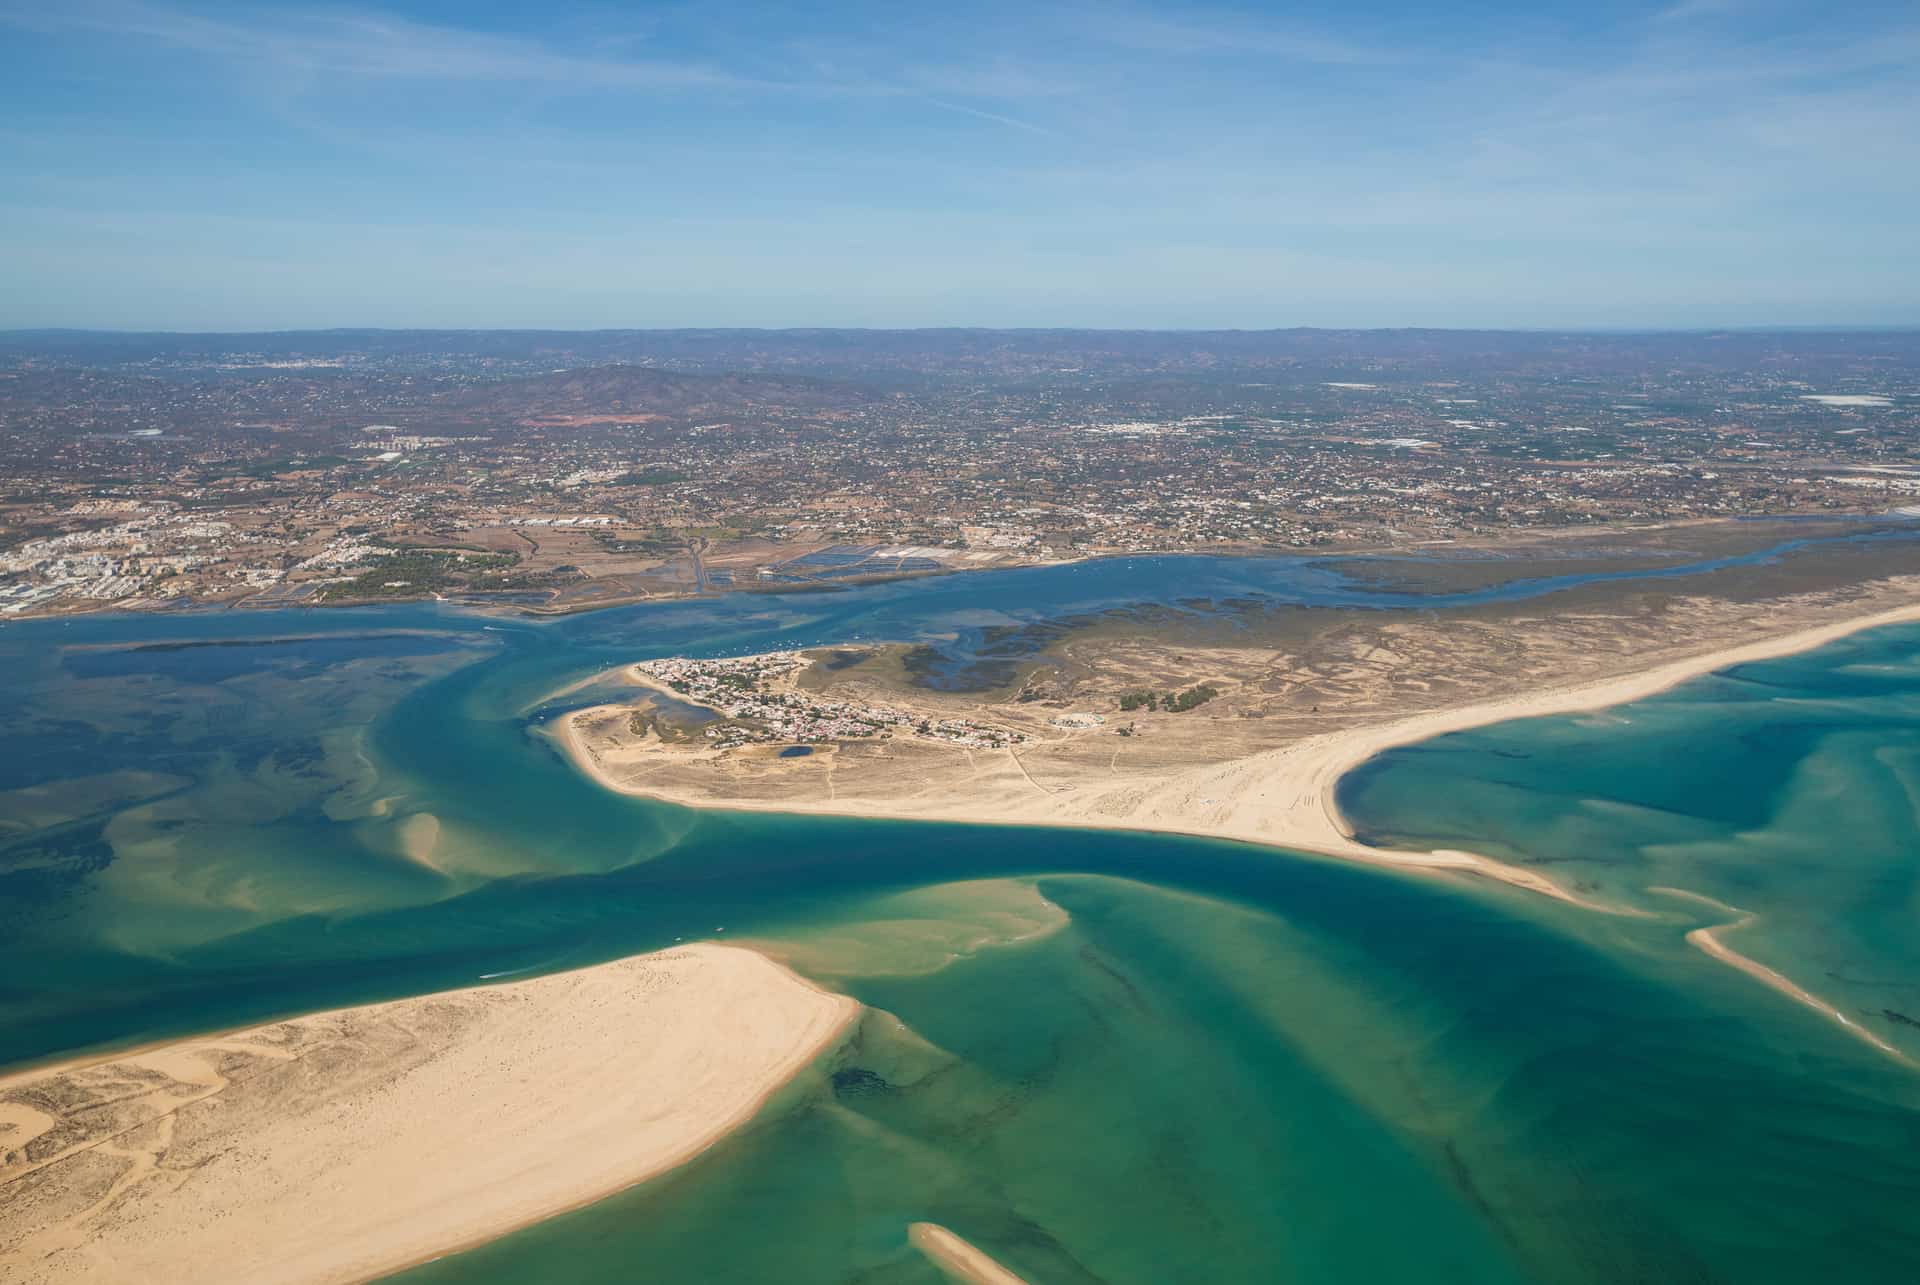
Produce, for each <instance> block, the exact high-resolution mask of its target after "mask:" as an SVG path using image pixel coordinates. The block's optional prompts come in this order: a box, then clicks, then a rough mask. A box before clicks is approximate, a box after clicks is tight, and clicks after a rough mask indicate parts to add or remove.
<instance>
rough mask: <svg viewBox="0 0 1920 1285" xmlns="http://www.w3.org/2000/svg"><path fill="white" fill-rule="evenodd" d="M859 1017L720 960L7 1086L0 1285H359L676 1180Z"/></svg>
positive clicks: (346, 1012) (571, 979) (663, 956)
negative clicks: (669, 1172)
mask: <svg viewBox="0 0 1920 1285" xmlns="http://www.w3.org/2000/svg"><path fill="white" fill-rule="evenodd" d="M856 1011H857V1005H855V1003H854V1002H853V1001H852V1000H850V999H847V998H846V997H844V996H838V995H830V994H827V993H826V992H823V991H820V990H817V989H815V988H814V987H812V986H810V985H808V984H807V983H806V982H804V981H802V980H801V979H800V978H798V977H796V976H794V975H793V974H792V973H789V972H787V971H786V970H785V969H783V968H781V967H779V966H778V965H776V964H774V963H773V962H772V961H770V960H768V959H766V958H765V957H763V956H761V955H758V954H756V953H754V952H752V951H749V950H742V949H738V948H735V947H728V946H718V945H694V946H687V947H678V948H675V949H673V950H671V951H665V952H661V953H659V954H654V955H643V956H638V957H636V958H633V959H626V960H620V961H617V962H614V963H611V964H605V965H601V966H599V967H595V968H587V969H582V970H579V971H577V972H571V973H562V974H557V975H555V976H551V977H542V978H537V979H534V980H532V981H526V982H518V983H513V984H509V985H503V986H492V987H480V988H475V989H472V990H465V991H454V992H450V993H446V994H440V995H428V996H422V997H419V998H416V999H406V1000H398V1001H395V1002H393V1003H388V1004H376V1005H370V1006H367V1007H363V1008H353V1009H342V1010H339V1011H337V1012H332V1013H321V1014H315V1015H313V1016H311V1017H303V1018H298V1019H295V1020H293V1021H289V1022H282V1023H278V1024H275V1025H272V1026H265V1027H259V1028H255V1029H252V1030H246V1031H238V1032H233V1033H230V1034H227V1035H221V1036H215V1037H210V1038H206V1039H194V1040H184V1041H180V1042H178V1043H175V1044H170V1045H165V1046H162V1047H159V1048H155V1049H149V1050H146V1051H143V1052H139V1053H133V1054H128V1055H124V1056H121V1057H119V1058H117V1059H114V1060H110V1061H102V1062H95V1063H92V1064H76V1065H72V1066H68V1067H64V1068H62V1067H54V1068H45V1069H41V1070H38V1071H30V1072H24V1073H20V1074H17V1075H15V1076H12V1077H9V1078H7V1079H4V1080H0V1281H4V1282H16V1281H17V1282H23V1283H24V1282H27V1281H32V1282H36V1283H44V1285H58V1283H60V1282H79V1281H88V1282H92V1281H99V1282H107V1281H114V1282H119V1281H136V1280H146V1281H166V1280H179V1281H186V1280H192V1281H195V1282H215V1281H245V1282H248V1283H249V1285H273V1283H286V1282H322V1281H325V1282H331V1281H352V1280H362V1279H365V1278H367V1277H370V1276H376V1275H380V1274H383V1273H386V1272H389V1271H394V1270H397V1269H398V1268H400V1267H403V1266H406V1265H408V1264H410V1263H414V1262H418V1261H421V1260H423V1259H426V1258H429V1257H433V1256H435V1255H438V1254H441V1253H445V1252H448V1251H450V1250H454V1249H458V1248H461V1247H464V1246H467V1245H471V1244H474V1243H477V1242H479V1241H483V1240H487V1239H490V1238H492V1237H494V1236H498V1235H500V1234H502V1233H504V1232H506V1231H510V1230H512V1229H514V1228H517V1227H521V1226H524V1225H526V1224H528V1223H531V1222H535V1221H537V1220H539V1219H542V1218H546V1217H550V1216H551V1215H553V1214H556V1213H560V1212H562V1211H564V1210H566V1209H569V1208H572V1207H574V1206H577V1205H581V1204H585V1203H588V1202H590V1201H593V1200H595V1199H598V1198H600V1197H602V1196H605V1195H607V1194H609V1193H611V1192H614V1191H618V1190H619V1189H621V1188H623V1187H626V1186H630V1185H631V1184H633V1183H636V1182H639V1181H641V1180H643V1179H645V1178H648V1177H651V1176H652V1175H654V1174H657V1173H660V1172H661V1171H663V1170H666V1169H668V1168H671V1167H672V1166H674V1165H677V1164H680V1163H682V1162H684V1161H686V1160H688V1159H690V1158H692V1157H693V1156H695V1155H697V1154H698V1153H700V1152H701V1151H703V1150H705V1149H706V1148H707V1147H708V1146H710V1145H712V1144H713V1143H714V1142H715V1141H716V1140H718V1139H719V1138H720V1137H721V1136H723V1135H724V1134H726V1133H727V1132H728V1131H730V1130H732V1129H734V1128H736V1127H737V1126H739V1125H740V1124H742V1123H743V1122H745V1121H746V1120H747V1119H748V1118H749V1117H751V1116H752V1115H753V1113H754V1112H755V1111H756V1110H757V1109H758V1108H759V1107H760V1106H761V1105H762V1104H763V1103H764V1102H765V1100H766V1098H767V1097H768V1095H769V1094H771V1093H772V1092H773V1091H774V1090H775V1089H777V1088H779V1087H780V1086H781V1085H782V1084H784V1083H786V1082H787V1081H788V1080H789V1079H790V1078H791V1077H792V1076H793V1075H794V1074H796V1073H797V1072H798V1071H800V1070H801V1069H802V1068H804V1067H805V1066H806V1065H807V1064H808V1063H809V1062H810V1061H812V1060H813V1059H814V1058H816V1057H817V1056H819V1055H820V1054H821V1053H822V1052H823V1051H824V1050H825V1049H826V1048H828V1047H829V1046H830V1045H831V1044H832V1043H833V1042H834V1041H835V1040H836V1039H837V1038H838V1037H839V1035H840V1034H841V1032H842V1031H843V1030H844V1029H845V1028H846V1026H847V1024H848V1023H849V1022H850V1021H851V1020H852V1018H853V1016H854V1015H855V1013H856Z"/></svg>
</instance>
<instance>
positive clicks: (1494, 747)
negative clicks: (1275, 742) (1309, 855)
mask: <svg viewBox="0 0 1920 1285" xmlns="http://www.w3.org/2000/svg"><path fill="white" fill-rule="evenodd" d="M1341 802H1342V806H1343V807H1345V808H1346V809H1347V811H1348V815H1349V816H1350V818H1351V819H1352V820H1353V821H1354V823H1355V825H1356V828H1357V829H1358V831H1359V832H1360V833H1361V834H1362V835H1363V837H1366V838H1368V839H1370V840H1372V841H1376V842H1382V843H1389V844H1396V845H1405V846H1411V847H1417V848H1422V849H1425V848H1433V847H1457V846H1471V847H1474V848H1477V849H1479V850H1481V851H1484V852H1487V853H1488V854H1490V855H1495V856H1499V857H1502V858H1505V859H1508V860H1512V861H1516V862H1519V863H1521V864H1526V865H1531V866H1534V867H1536V868H1539V869H1541V870H1542V871H1544V872H1546V873H1549V874H1551V875H1552V876H1553V877H1554V878H1557V879H1560V880H1562V881H1564V882H1566V883H1568V884H1571V885H1577V886H1579V887H1581V888H1583V889H1585V890H1588V891H1591V892H1593V893H1595V894H1597V895H1599V896H1601V897H1602V898H1604V899H1608V900H1612V901H1615V902H1619V903H1623V904H1629V905H1635V906H1639V907H1642V908H1644V909H1647V910H1650V911H1656V912H1658V913H1660V914H1662V915H1667V916H1680V917H1684V918H1687V919H1689V920H1692V921H1693V922H1695V923H1698V924H1702V925H1707V924H1726V923H1731V922H1734V921H1735V920H1736V919H1737V918H1738V917H1739V916H1738V915H1736V914H1733V913H1728V912H1722V911H1718V910H1716V909H1714V908H1713V907H1711V906H1708V905H1703V904H1701V903H1698V902H1692V901H1689V900H1686V899H1682V898H1678V897H1675V896H1674V895H1673V894H1672V893H1671V892H1666V891H1660V890H1664V889H1678V890H1682V891H1684V892H1690V893H1694V894H1698V895H1703V896H1706V897H1711V898H1713V899H1714V900H1715V901H1718V902H1720V903H1723V904H1724V905H1726V906H1729V907H1732V908H1734V909H1735V910H1737V911H1744V912H1750V913H1752V914H1753V915H1754V916H1755V918H1754V919H1753V921H1752V922H1751V923H1749V924H1747V925H1746V926H1744V927H1741V928H1739V929H1737V930H1735V931H1733V932H1731V933H1729V934H1728V935H1727V937H1726V940H1727V942H1728V944H1729V945H1732V946H1733V947H1735V948H1736V949H1738V950H1739V951H1741V952H1742V953H1743V954H1746V955H1748V956H1750V957H1752V958H1754V959H1757V960H1759V961H1760V962H1762V963H1763V964H1766V965H1767V966H1769V967H1771V968H1774V969H1776V970H1777V971H1779V972H1781V973H1784V974H1785V975H1787V976H1788V977H1789V978H1791V979H1793V980H1794V981H1795V982H1796V983H1798V984H1799V985H1801V986H1803V987H1805V988H1806V989H1807V990H1809V991H1811V992H1813V993H1814V994H1816V995H1818V996H1820V997H1821V998H1823V999H1825V1000H1827V1001H1829V1002H1830V1003H1833V1004H1835V1005H1837V1006H1838V1007H1840V1008H1841V1010H1842V1011H1844V1012H1845V1013H1846V1014H1847V1015H1848V1016H1849V1017H1850V1018H1851V1019H1852V1020H1854V1021H1856V1022H1857V1023H1859V1024H1860V1025H1861V1026H1862V1027H1864V1028H1866V1029H1868V1030H1871V1031H1873V1032H1874V1033H1875V1034H1876V1035H1878V1036H1880V1037H1881V1038H1883V1039H1886V1040H1888V1041H1890V1042H1892V1043H1894V1044H1896V1045H1899V1046H1901V1047H1903V1048H1905V1049H1906V1050H1907V1051H1908V1052H1910V1053H1912V1054H1914V1055H1916V1056H1920V627H1900V628H1892V629H1882V630H1876V631H1873V632H1870V633H1865V634H1857V635H1855V636H1853V637H1851V638H1848V639H1844V640H1842V641H1840V642H1838V643H1835V644H1833V645H1831V646H1829V647H1825V648H1822V649H1821V650H1820V651H1818V652H1814V653H1809V654H1805V655H1800V656H1792V657H1786V658H1782V659H1778V660H1771V661H1766V662H1763V663H1758V664H1751V665H1742V666H1739V667H1737V668H1734V669H1730V670H1726V671H1723V672H1721V673H1718V674H1714V675H1710V676H1708V677H1706V678H1703V679H1700V680H1698V681H1696V682H1691V683H1688V684H1686V685H1685V686H1683V687H1680V688H1678V689H1676V690H1674V691H1670V692H1667V693H1664V694H1662V695H1659V696H1655V697H1652V698H1650V699H1648V700H1643V701H1638V702H1635V703H1633V704H1630V705H1623V706H1618V707H1616V708H1614V709H1610V710H1606V711H1603V712H1600V713H1597V714H1591V715H1581V716H1573V717H1562V718H1543V719H1529V720H1525V721H1521V722H1514V723H1505V724H1501V725H1499V726H1496V727H1487V728H1480V729H1477V730H1474V731H1469V732H1462V733H1459V734H1456V735H1452V736H1445V737H1440V738H1438V739H1436V740H1433V741H1429V742H1427V743H1426V744H1424V745H1420V746H1414V747H1410V748H1408V749H1404V750H1396V751H1393V752H1391V753H1388V754H1385V755H1382V756H1381V757H1380V758H1378V759H1376V760H1375V761H1374V762H1373V763H1371V764H1369V765H1367V766H1365V767H1363V768H1362V769H1361V770H1360V771H1358V772H1355V773H1354V774H1353V775H1352V776H1350V777H1349V778H1348V779H1347V781H1346V783H1345V785H1344V789H1343V791H1342V796H1341ZM1649 889H1653V890H1655V891H1649Z"/></svg>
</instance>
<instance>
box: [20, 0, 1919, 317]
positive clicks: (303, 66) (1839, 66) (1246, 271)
mask: <svg viewBox="0 0 1920 1285" xmlns="http://www.w3.org/2000/svg"><path fill="white" fill-rule="evenodd" d="M1916 198H1920V4H1917V3H1914V0H1898V2H1895V3H1885V4H1881V3H1876V2H1875V0H1825V2H1823V3H1818V4H1811V3H1798V2H1795V0H1678V3H1673V2H1671V0H1669V2H1667V3H1654V4H1637V3H1631V2H1612V0H1597V2H1587V3H1579V4H1562V3H1558V2H1557V0H1528V2H1525V3H1507V2H1502V0H1453V2H1451V3H1447V4H1433V3H1430V0H1423V2H1421V3H1387V4H1381V3H1366V2H1365V0H1350V2H1349V3H1325V4H1321V3H1314V4H1297V5H1275V4H1267V5H1239V6H1201V5H1169V4H1158V5H1156V4H1141V3H1100V2H1094V0H1089V2H1086V3H1078V2H1075V3H1063V4H1056V3H1049V2H1048V0H1024V2H1019V3H989V4H969V3H964V2H962V0H955V2H952V3H941V4H928V3H912V2H911V0H906V2H902V0H891V2H889V3H874V4H838V3H812V4H794V3H791V2H788V3H772V4H759V3H719V2H716V3H701V4H675V3H658V4H656V3H629V4H625V5H611V4H609V5H596V4H573V3H568V2H567V0H551V2H550V3H546V4H543V5H530V4H525V3H513V4H506V3H496V2H495V0H461V2H457V3H456V2H451V0H449V2H446V3H437V2H436V3H406V4H402V3H390V4H385V5H379V4H375V5H339V6H337V5H332V4H312V3H300V4H259V3H255V4H245V5H234V4H222V3H201V2H199V0H181V2H176V0H58V2H57V3H55V2H53V0H0V327H30V326H81V327H100V328H123V329H174V330H227V329H278V328H305V327H331V326H391V327H475V328H487V327H553V328H576V327H580V328H589V327H626V326H636V327H652V326H943V325H986V326H1120V327H1145V328H1205V327H1237V328H1264V327H1277V326H1297V325H1306V326H1334V327H1358V326H1367V327H1372V326H1470V327H1521V328H1579V327H1594V328H1619V327H1633V328H1668V327H1678V328H1689V327H1718V326H1770V325H1913V324H1920V217H1916V210H1917V209H1920V201H1917V200H1916Z"/></svg>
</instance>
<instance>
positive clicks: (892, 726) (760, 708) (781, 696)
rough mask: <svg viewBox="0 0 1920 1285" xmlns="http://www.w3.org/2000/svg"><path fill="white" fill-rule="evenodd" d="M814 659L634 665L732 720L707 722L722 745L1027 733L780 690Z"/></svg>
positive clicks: (963, 739) (787, 656) (996, 740)
mask: <svg viewBox="0 0 1920 1285" xmlns="http://www.w3.org/2000/svg"><path fill="white" fill-rule="evenodd" d="M810 663H811V662H810V661H809V660H808V659H807V658H806V657H805V656H803V655H801V654H800V653H799V652H793V651H779V652H769V653H767V654H765V655H761V656H743V657H739V658H735V659H725V660H692V659H688V658H687V657H684V656H674V657H670V658H668V659H665V660H649V661H643V662H641V663H640V664H638V665H636V666H635V668H636V669H638V670H639V671H640V672H641V673H643V674H645V675H647V676H648V677H649V678H652V679H654V680H655V681H656V682H659V683H661V684H662V685H664V686H665V687H667V688H669V689H670V690H672V691H674V692H676V693H678V694H680V695H682V696H684V697H686V698H687V699H688V700H689V701H692V702H694V703H696V704H699V705H704V706H706V707H707V708H709V709H713V710H717V711H718V712H719V713H721V714H723V715H725V716H726V717H727V718H728V719H729V720H732V721H730V722H729V723H727V724H724V725H721V726H717V727H711V728H708V729H707V736H708V737H709V738H710V739H712V740H713V742H714V746H715V748H717V749H732V748H733V747H735V746H738V745H749V744H769V743H779V742H786V741H791V742H794V743H796V744H799V743H806V742H815V741H840V740H853V739H861V738H866V737H873V736H889V735H892V734H893V732H894V731H896V730H905V731H909V732H911V733H912V734H913V735H915V736H919V737H923V738H925V739H927V740H934V741H944V742H946V743H947V744H950V745H960V746H966V747H968V748H976V749H1004V748H1005V747H1007V746H1009V745H1015V744H1019V743H1020V742H1022V741H1024V740H1026V739H1027V738H1026V737H1025V736H1023V735H1022V734H1020V733H1019V732H1014V731H1009V730H1007V729H1005V728H1000V727H994V726H992V725H990V724H986V723H976V722H974V721H972V720H970V719H964V718H945V719H930V718H925V717H922V716H920V715H915V714H910V713H907V712H906V711H905V710H898V709H893V708H890V707H888V706H885V705H859V704H855V703H853V702H851V701H836V700H826V699H823V698H821V697H818V696H813V695H809V694H808V693H806V692H799V691H792V690H787V691H779V690H774V689H773V688H771V687H770V686H769V685H770V684H772V683H776V682H779V681H780V680H782V679H785V678H787V677H789V676H791V675H792V674H794V673H795V672H797V671H798V670H801V669H804V668H805V667H806V666H807V665H808V664H810Z"/></svg>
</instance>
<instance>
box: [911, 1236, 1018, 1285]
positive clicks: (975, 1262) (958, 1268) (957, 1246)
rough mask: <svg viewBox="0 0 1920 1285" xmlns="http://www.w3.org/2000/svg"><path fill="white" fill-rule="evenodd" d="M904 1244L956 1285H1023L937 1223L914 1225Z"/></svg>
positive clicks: (970, 1244) (1012, 1275) (966, 1242)
mask: <svg viewBox="0 0 1920 1285" xmlns="http://www.w3.org/2000/svg"><path fill="white" fill-rule="evenodd" d="M907 1240H908V1241H909V1242H911V1243H912V1245H913V1247H914V1248H915V1249H917V1250H919V1251H920V1252H921V1253H923V1254H925V1255H926V1256H927V1259H928V1261H930V1262H931V1263H932V1264H933V1265H934V1266H935V1267H938V1268H939V1269H940V1270H941V1271H942V1272H944V1273H946V1275H947V1276H948V1277H949V1278H950V1279H952V1280H954V1281H955V1282H957V1283H958V1285H1027V1283H1026V1281H1025V1280H1023V1279H1022V1278H1020V1277H1018V1276H1015V1275H1014V1274H1013V1273H1012V1272H1010V1271H1008V1270H1007V1269H1006V1268H1004V1267H1002V1266H1001V1265H1000V1264H999V1263H996V1262H995V1261H993V1259H992V1258H991V1257H989V1256H988V1255H987V1254H986V1253H985V1252H984V1251H983V1250H980V1249H977V1248H975V1247H974V1245H973V1244H972V1243H971V1242H969V1241H967V1240H965V1239H963V1238H962V1237H960V1236H956V1235H955V1234H954V1233H952V1232H950V1231H948V1230H947V1229H946V1228H945V1227H942V1226H941V1225H940V1224H939V1223H915V1224H913V1226H911V1227H909V1228H907Z"/></svg>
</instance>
